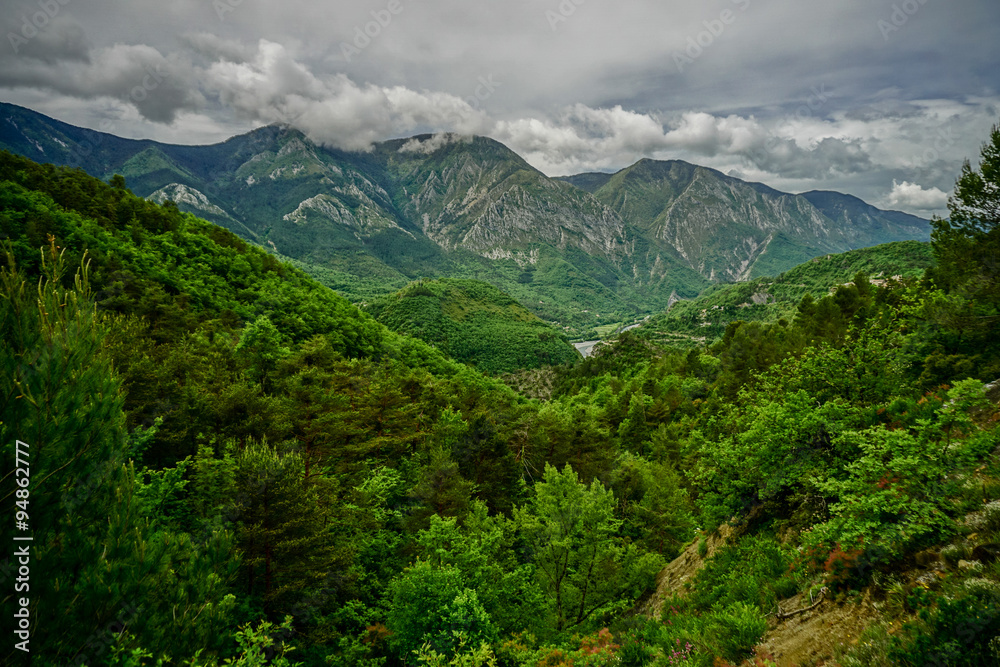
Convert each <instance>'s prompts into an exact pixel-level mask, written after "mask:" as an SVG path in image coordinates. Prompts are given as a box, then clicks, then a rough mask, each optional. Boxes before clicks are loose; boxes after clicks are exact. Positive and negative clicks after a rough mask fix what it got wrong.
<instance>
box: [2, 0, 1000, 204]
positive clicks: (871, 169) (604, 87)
mask: <svg viewBox="0 0 1000 667" xmlns="http://www.w3.org/2000/svg"><path fill="white" fill-rule="evenodd" d="M56 5H57V7H56V9H53V10H52V15H48V14H45V16H40V15H38V16H36V13H37V11H38V6H37V5H34V4H28V3H24V4H23V5H21V6H17V7H12V8H11V10H10V11H9V12H8V14H7V16H6V17H0V20H3V21H4V23H3V27H4V28H5V34H6V35H7V41H8V42H9V44H8V47H9V48H7V49H5V50H2V51H0V96H2V99H5V100H7V101H11V102H15V103H20V104H25V105H26V106H30V107H32V108H36V109H38V110H39V111H42V112H43V113H50V114H52V115H55V116H57V117H59V118H61V119H63V120H66V121H68V122H73V123H76V124H80V125H85V126H91V127H95V128H96V127H98V126H99V124H100V123H102V122H103V123H107V121H108V120H109V118H110V119H111V120H112V121H113V123H114V126H115V128H116V129H117V131H119V132H120V133H122V134H125V135H127V136H147V137H152V138H157V139H161V140H166V141H186V142H193V141H197V142H205V141H217V140H222V139H225V138H226V137H228V136H230V135H232V134H235V133H238V132H242V131H246V130H247V129H249V128H251V127H253V126H255V125H257V124H267V123H272V122H280V123H286V124H289V125H292V126H294V127H297V128H298V129H301V130H302V131H303V132H305V133H306V134H307V135H308V136H310V137H311V138H312V139H314V140H316V141H318V142H321V143H323V144H326V145H329V146H335V147H338V148H343V149H348V150H366V149H367V148H368V147H369V146H370V145H371V144H372V142H375V141H380V140H384V139H388V138H392V137H400V136H410V135H413V134H417V133H443V132H455V133H459V134H482V135H488V136H491V137H493V138H495V139H497V140H499V141H502V142H504V143H506V144H507V145H508V146H510V147H511V148H512V149H514V150H515V151H517V152H519V153H520V154H521V155H523V156H524V157H525V159H527V160H528V161H529V162H530V163H531V164H532V165H533V166H535V167H537V168H539V169H541V170H542V171H544V172H546V173H549V174H551V175H562V174H569V173H575V172H580V171H593V170H602V171H612V170H615V169H618V168H621V167H624V166H627V165H628V164H631V163H632V162H635V161H636V160H638V159H640V158H642V157H653V158H660V159H663V158H680V159H686V160H689V161H692V162H698V163H701V164H705V165H707V166H711V167H714V168H717V169H720V170H722V171H725V172H733V173H740V174H743V175H745V177H746V178H748V179H752V180H760V181H763V182H765V183H768V184H770V185H773V186H774V187H779V188H782V189H786V190H799V191H801V190H808V189H814V188H819V189H841V190H844V191H847V192H851V193H852V194H855V195H858V196H860V197H862V198H864V199H867V200H869V201H875V200H881V199H884V198H885V197H888V196H890V195H889V194H887V193H895V194H894V195H893V196H895V199H894V201H897V202H898V203H899V207H901V208H904V209H907V207H908V210H910V211H911V212H921V213H926V212H927V211H932V212H938V213H940V212H943V209H934V208H931V209H923V208H919V207H920V206H926V205H930V204H937V203H940V202H941V201H942V200H941V197H940V196H938V195H936V194H935V195H934V196H931V197H921V196H917V195H916V194H915V193H914V192H913V191H912V188H911V189H910V190H907V189H906V188H904V187H903V185H904V184H908V185H911V186H912V184H915V183H919V184H920V186H916V187H920V188H921V192H930V193H932V194H933V193H935V192H941V193H944V192H948V191H950V189H951V187H952V185H953V182H954V179H955V177H956V176H957V174H958V170H959V168H960V166H961V162H962V160H963V159H965V158H970V157H975V155H976V154H977V153H978V148H979V143H980V142H981V141H982V138H983V137H984V136H986V134H987V132H988V130H989V127H990V125H991V124H992V123H994V122H996V121H997V120H1000V118H998V110H1000V74H998V70H997V68H996V67H995V64H996V62H998V61H1000V45H998V43H997V41H996V40H995V39H993V37H994V36H995V32H996V28H998V27H1000V5H998V4H997V3H996V2H995V1H994V0H956V2H954V3H951V4H948V5H945V4H943V3H926V4H922V5H920V8H919V11H918V12H916V13H914V14H912V15H910V16H908V19H907V21H906V22H905V24H904V25H900V26H894V27H896V28H898V29H895V30H891V31H889V33H888V34H886V31H885V30H882V29H880V28H879V25H880V22H885V21H889V22H891V21H892V14H893V3H892V2H889V1H888V0H879V1H878V2H875V3H874V4H873V3H872V2H871V0H848V1H847V2H841V3H836V4H835V5H828V6H825V7H823V8H822V9H821V10H817V9H816V8H815V7H811V6H810V7H806V6H804V5H802V3H796V2H792V0H774V1H773V2H769V3H761V2H757V1H756V0H737V1H733V0H717V1H716V2H713V3H708V4H701V5H696V4H693V3H681V2H678V1H671V0H668V1H667V2H662V1H654V0H637V1H636V2H634V3H625V4H623V3H608V2H600V1H598V0H591V1H589V2H586V3H577V2H573V3H559V2H555V1H553V2H542V1H540V0H513V1H512V2H510V3H504V5H503V6H502V7H501V6H499V5H494V4H486V3H469V2H467V1H465V0H434V1H429V2H421V3H416V2H411V1H409V0H395V1H394V2H392V3H388V2H385V3H375V4H373V5H371V6H362V5H358V4H357V3H348V2H346V1H340V0H335V1H333V2H319V1H318V0H290V2H289V3H286V4H283V5H282V6H281V7H280V11H279V8H278V7H277V6H272V5H266V4H260V3H258V4H254V3H250V2H237V1H236V0H220V3H216V4H212V3H196V2H194V1H193V0H190V1H186V2H182V3H172V4H169V5H163V4H162V3H152V2H149V1H148V0H136V2H134V3H128V4H122V3H107V5H105V4H104V3H101V4H100V5H93V4H86V5H76V4H75V3H72V4H66V5H62V4H60V3H56ZM56 5H54V7H55V6H56ZM216 5H219V6H218V7H217V6H216ZM553 15H555V16H558V19H555V20H554V19H553V18H552V16H553ZM36 19H37V20H36ZM33 21H34V23H33ZM36 24H37V25H36ZM790 27H792V28H793V29H790ZM959 44H960V45H961V46H960V48H959V46H958V45H959ZM678 55H682V56H683V58H682V59H681V60H682V61H683V66H682V67H680V66H678V65H677V64H676V63H677V61H678V58H677V56H678Z"/></svg>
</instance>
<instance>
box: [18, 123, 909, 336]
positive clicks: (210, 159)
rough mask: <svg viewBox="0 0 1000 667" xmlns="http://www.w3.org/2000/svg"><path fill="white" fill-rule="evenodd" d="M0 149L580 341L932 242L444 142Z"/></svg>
mask: <svg viewBox="0 0 1000 667" xmlns="http://www.w3.org/2000/svg"><path fill="white" fill-rule="evenodd" d="M0 148H5V149H7V150H10V151H12V152H17V153H21V154H24V155H25V156H26V157H29V158H31V159H35V160H40V161H46V162H55V163H57V164H75V166H79V167H81V168H83V169H84V170H85V171H88V172H89V173H91V174H93V175H96V176H98V177H100V178H103V179H105V180H107V179H109V178H110V177H111V176H112V175H114V174H116V173H121V174H122V175H123V176H125V178H126V180H127V183H128V185H129V187H130V188H131V189H132V190H133V191H134V192H135V193H136V194H138V195H140V196H143V197H151V198H154V199H156V200H157V201H165V200H166V199H174V200H175V201H176V203H177V204H178V206H179V207H180V208H181V209H182V210H186V211H189V212H192V213H194V214H196V215H199V216H202V217H205V218H207V219H209V220H211V221H212V222H215V223H216V224H219V225H221V226H223V227H227V228H228V229H230V230H231V231H233V232H235V233H237V234H239V235H240V236H242V237H244V238H246V239H247V240H250V241H252V242H254V243H257V244H259V245H261V246H263V247H265V248H268V249H270V250H272V251H273V252H277V253H279V254H280V255H282V256H284V257H288V258H291V259H294V260H296V261H298V262H301V263H302V266H303V268H304V269H306V270H307V271H309V272H310V273H312V274H313V275H316V276H317V277H320V276H326V278H325V280H326V281H327V284H328V285H329V286H331V287H334V288H335V289H339V290H340V291H342V292H343V293H344V294H345V295H347V296H348V297H350V298H352V299H354V300H356V301H358V300H362V299H364V298H367V297H366V296H365V295H370V294H375V295H388V294H391V293H393V292H395V291H396V290H398V289H401V288H402V287H403V286H405V285H406V284H408V283H409V282H411V281H413V280H417V279H421V278H438V277H443V278H475V279H479V280H485V281H486V282H489V283H491V284H493V285H494V286H496V287H498V288H500V289H502V290H504V291H506V292H508V293H510V294H512V295H514V296H515V298H517V299H518V300H519V301H521V302H522V303H524V304H525V305H526V306H528V307H529V309H531V310H532V312H534V313H535V314H536V315H538V316H540V317H541V318H542V319H543V320H546V321H548V322H556V323H559V324H561V325H563V326H569V328H570V329H571V330H573V331H575V332H577V333H580V332H582V331H584V330H586V329H588V328H589V327H592V326H598V325H600V324H603V323H607V322H608V321H609V319H610V321H618V320H620V319H628V318H632V317H636V316H642V315H647V314H651V313H654V312H657V311H658V310H661V309H663V308H664V307H666V305H667V303H669V298H670V295H671V294H672V293H674V292H677V293H678V294H679V295H680V296H683V297H691V296H694V295H696V294H697V293H698V292H700V291H701V290H702V289H704V288H705V287H707V286H708V285H710V284H712V283H716V282H720V281H721V282H727V281H740V280H745V279H748V278H752V277H754V276H757V275H765V274H775V273H779V272H780V271H781V270H784V269H786V268H791V267H792V266H795V265H796V264H798V263H800V262H802V261H805V260H807V259H810V258H811V257H814V256H818V255H822V254H828V253H830V252H842V251H845V250H850V249H854V248H856V247H865V246H869V245H877V244H879V243H884V242H890V241H897V240H910V239H917V240H926V239H927V238H929V226H928V224H927V222H926V221H922V220H921V219H919V218H915V217H912V216H907V215H906V214H902V213H898V212H883V211H879V209H876V208H875V207H871V206H869V205H867V204H865V203H864V202H861V200H856V198H851V197H850V196H848V195H840V198H838V197H837V196H836V194H839V193H834V194H831V193H811V194H809V195H808V196H807V195H793V194H788V193H782V192H780V191H777V190H774V189H773V188H770V187H769V186H766V185H763V184H754V183H747V182H745V181H741V180H739V179H736V178H734V177H731V176H727V175H725V174H722V173H721V172H718V171H716V170H713V169H710V168H707V167H702V166H698V165H694V164H691V163H687V162H683V161H680V160H670V161H659V160H652V159H648V158H646V159H643V160H640V161H638V162H636V163H635V164H633V165H631V166H629V167H627V168H625V169H622V170H620V171H619V172H616V173H615V174H612V175H607V176H606V177H605V175H598V174H582V175H578V176H574V177H563V178H549V177H548V176H546V175H545V174H543V173H542V172H540V171H539V170H537V169H535V168H534V167H532V166H531V165H530V164H528V163H527V162H526V161H525V160H524V159H523V158H522V157H521V156H519V155H517V153H515V152H514V151H511V150H510V149H509V148H507V147H506V146H504V145H503V144H502V143H500V142H497V141H496V140H493V139H490V138H487V137H472V136H462V135H456V134H447V133H444V134H434V135H430V134H424V135H418V136H415V137H409V138H400V139H392V140H389V141H385V142H381V143H377V144H375V145H374V146H373V148H372V150H371V151H370V152H368V153H350V152H345V151H341V150H337V149H332V148H327V147H324V146H321V145H318V144H315V143H313V142H312V141H310V140H309V139H308V138H307V137H306V136H305V135H304V134H303V133H301V132H299V131H298V130H295V129H292V128H288V127H282V126H277V125H270V126H266V127H262V128H258V129H256V130H252V131H250V132H248V133H244V134H241V135H237V136H234V137H231V138H230V139H227V140H226V141H223V142H220V143H217V144H212V145H209V146H182V145H172V144H164V143H160V142H155V141H152V140H137V139H124V138H121V137H115V136H114V135H110V134H103V133H99V132H96V131H94V130H87V129H84V128H76V127H74V126H72V125H69V124H66V123H62V122H61V121H57V120H55V119H51V118H48V117H46V116H44V115H42V114H38V113H37V112H34V111H31V110H28V109H24V108H22V107H17V106H14V105H10V104H0ZM580 184H583V186H584V187H580ZM810 197H812V200H815V202H814V201H812V200H811V199H810ZM817 203H818V205H817ZM831 216H832V217H831ZM321 279H324V278H321Z"/></svg>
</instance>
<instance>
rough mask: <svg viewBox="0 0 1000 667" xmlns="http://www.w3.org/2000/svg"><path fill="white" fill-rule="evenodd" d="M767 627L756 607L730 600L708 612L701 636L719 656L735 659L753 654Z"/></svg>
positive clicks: (738, 659)
mask: <svg viewBox="0 0 1000 667" xmlns="http://www.w3.org/2000/svg"><path fill="white" fill-rule="evenodd" d="M766 631H767V619H765V618H764V615H763V614H761V612H760V609H758V608H757V607H755V606H754V605H749V604H746V603H743V602H734V603H732V604H730V605H729V606H727V607H725V608H721V609H717V610H716V611H713V612H712V613H711V614H709V615H708V618H707V619H706V623H705V637H706V639H707V640H708V642H709V643H710V644H711V646H712V647H713V649H714V650H715V651H716V653H717V654H718V655H719V656H721V657H722V658H724V659H726V660H729V661H733V662H739V661H741V660H745V659H747V658H749V657H750V656H751V655H752V654H753V647H754V646H756V645H757V644H759V643H760V640H761V639H763V638H764V633H765V632H766Z"/></svg>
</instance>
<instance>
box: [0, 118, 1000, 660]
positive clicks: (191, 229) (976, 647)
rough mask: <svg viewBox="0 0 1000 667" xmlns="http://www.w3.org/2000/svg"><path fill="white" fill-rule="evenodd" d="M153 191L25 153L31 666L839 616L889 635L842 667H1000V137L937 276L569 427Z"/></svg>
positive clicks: (8, 205) (760, 335) (21, 198)
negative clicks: (146, 194)
mask: <svg viewBox="0 0 1000 667" xmlns="http://www.w3.org/2000/svg"><path fill="white" fill-rule="evenodd" d="M125 186H126V183H125V181H124V179H122V178H117V177H115V178H112V179H111V183H110V184H105V183H102V182H100V181H98V180H96V179H94V178H91V177H89V176H87V175H85V174H84V173H83V172H81V171H78V170H70V169H66V168H60V167H53V166H42V165H37V164H34V163H32V162H30V161H29V160H27V159H25V158H19V157H14V156H12V155H10V154H6V153H4V154H0V233H2V235H3V239H4V240H3V243H4V257H3V265H2V274H0V290H2V297H3V298H2V300H0V336H2V341H3V343H2V348H0V356H2V359H0V365H2V367H3V369H4V370H3V373H2V375H0V382H2V385H0V404H2V417H0V420H2V421H0V432H2V442H3V448H4V453H5V460H6V461H11V462H14V461H16V460H23V459H24V458H25V457H24V456H23V455H22V454H20V453H19V452H25V451H26V452H27V454H28V458H27V461H28V462H30V474H29V473H24V474H23V475H17V476H15V474H13V473H12V472H9V471H8V472H5V473H4V475H5V476H4V487H3V491H2V494H3V497H4V500H5V507H6V508H8V509H9V510H10V511H11V514H15V512H22V513H23V518H22V517H21V516H20V515H17V516H18V519H17V520H18V521H21V522H23V523H22V524H20V525H21V526H24V527H23V528H22V527H19V528H18V529H19V534H21V535H31V536H33V541H32V542H31V547H30V557H29V561H30V583H31V587H30V591H25V592H21V593H15V591H14V586H13V580H14V574H15V572H16V570H15V569H14V568H15V565H14V561H13V560H11V561H8V562H7V564H6V565H4V566H0V574H2V575H3V577H2V578H3V579H4V580H5V581H6V584H5V586H4V588H3V593H2V595H3V600H4V604H5V609H6V608H14V607H15V604H17V605H20V606H21V607H24V608H26V609H27V610H28V613H29V618H30V621H29V622H28V624H29V626H30V631H26V632H28V635H27V636H29V637H30V649H31V654H30V656H31V659H32V661H31V663H30V664H33V665H43V666H44V665H59V666H60V667H61V666H63V665H89V666H91V667H93V666H97V665H109V666H121V667H124V666H128V667H138V666H146V665H148V666H152V665H188V666H200V667H208V666H217V665H242V666H244V667H250V666H257V665H265V664H267V665H276V666H282V665H284V666H288V665H295V664H299V665H308V666H312V665H316V666H319V665H344V666H346V665H368V666H372V667H373V666H376V665H385V666H390V665H435V666H437V665H455V666H460V665H461V666H469V667H473V666H479V665H504V666H508V665H509V666H519V665H524V666H528V665H530V666H532V667H534V666H545V667H556V666H565V667H568V666H569V665H574V666H577V667H579V666H581V665H606V664H621V665H629V666H641V665H657V666H660V665H681V664H691V665H699V666H704V667H708V666H710V665H718V666H721V665H727V664H728V665H733V664H739V663H741V662H743V661H745V660H746V661H750V662H749V664H754V665H772V664H775V660H777V659H780V658H776V657H775V656H771V655H769V654H768V653H767V651H766V650H765V649H764V648H763V647H762V646H761V642H762V641H764V640H766V639H767V638H768V637H770V636H773V635H774V634H775V633H777V632H778V631H779V630H780V629H781V627H783V624H787V623H789V621H788V620H787V619H788V618H789V617H794V614H795V613H798V612H799V610H800V607H805V606H810V605H813V606H811V607H810V609H819V610H821V611H822V610H823V609H825V608H837V609H842V610H854V609H857V608H860V606H862V605H864V606H865V607H864V608H865V609H868V610H869V612H868V614H869V615H867V616H864V618H866V619H869V622H868V623H867V625H868V628H867V630H866V631H865V635H864V636H863V637H862V638H860V639H858V638H857V637H854V638H853V640H851V641H845V642H844V643H843V644H841V643H840V640H839V639H838V640H837V641H834V640H832V639H831V638H830V637H832V636H833V635H832V634H830V635H824V634H819V635H817V636H816V637H815V640H814V641H815V646H814V649H815V651H814V654H811V655H814V657H813V658H810V660H812V661H813V664H819V662H820V661H825V664H842V665H852V666H853V665H914V666H915V665H941V664H944V665H970V666H971V665H990V664H996V662H995V661H996V660H997V659H998V658H997V655H998V644H1000V639H998V637H1000V509H998V508H1000V453H998V445H1000V437H998V436H1000V432H998V431H997V421H998V419H1000V409H998V403H997V401H998V397H997V395H996V394H997V391H996V385H995V384H994V385H991V386H990V387H987V385H986V384H984V383H987V382H992V381H994V380H996V379H998V378H1000V335H998V327H1000V311H998V306H1000V279H998V273H997V271H996V262H995V258H996V256H997V254H998V251H1000V215H998V211H1000V200H998V196H997V192H998V189H1000V128H997V129H995V130H994V131H993V133H992V135H991V137H990V141H989V143H988V144H987V146H986V147H985V148H984V151H983V155H982V162H981V163H980V164H978V165H975V166H972V165H970V166H968V167H967V168H966V169H965V171H964V172H963V173H962V174H961V178H960V180H959V182H958V184H957V186H956V191H955V195H954V197H953V198H952V202H951V216H950V218H949V219H948V220H940V221H936V222H935V223H934V235H933V241H932V250H933V255H934V257H933V260H934V265H933V267H932V268H929V269H928V270H927V271H926V272H924V273H923V274H922V275H915V276H909V277H907V276H904V277H901V278H900V279H899V280H894V281H888V282H886V283H885V284H877V283H875V282H874V279H873V276H866V275H864V273H857V275H854V276H852V278H853V280H852V282H851V283H850V284H846V285H842V286H840V287H839V288H837V289H836V290H835V291H834V293H832V294H825V295H824V294H813V295H811V296H810V297H808V298H803V299H801V300H800V301H799V303H798V305H797V306H796V308H795V311H794V313H792V314H791V316H790V317H789V318H785V319H781V320H778V321H752V322H743V321H733V322H730V323H728V324H727V326H726V328H725V331H724V333H723V335H722V336H721V338H720V339H719V340H718V342H716V343H714V344H712V345H709V346H702V347H698V348H693V349H678V348H672V347H668V346H665V345H662V344H659V343H657V342H654V341H651V340H648V339H644V338H641V337H639V336H637V335H635V334H634V333H633V332H627V333H625V334H623V335H621V336H620V337H619V339H618V341H617V343H616V344H615V345H614V346H612V347H609V348H607V349H605V350H603V351H601V352H600V353H599V354H597V355H596V356H594V357H591V358H588V359H586V360H583V361H579V362H576V363H573V364H564V365H562V366H559V367H555V368H552V369H550V370H549V371H548V372H549V373H550V374H551V375H552V376H553V390H552V397H551V399H550V400H546V401H540V400H536V399H528V398H525V397H524V396H520V395H518V394H516V393H515V392H514V391H513V390H512V389H510V388H508V387H507V386H505V385H503V384H501V383H500V382H498V381H496V380H494V379H492V378H490V377H487V376H485V375H483V374H481V373H480V372H478V371H476V370H474V369H471V368H469V367H468V366H466V365H464V364H461V363H458V362H456V361H454V360H453V359H450V358H448V357H447V356H445V354H444V353H443V351H442V350H440V349H435V348H433V347H431V346H430V345H428V344H426V343H424V342H422V341H420V340H418V339H415V338H411V337H407V336H402V335H399V334H396V333H394V332H392V331H390V330H389V329H387V328H386V327H384V326H383V325H381V324H379V323H378V322H376V321H375V320H374V319H372V318H371V317H370V316H369V315H367V314H366V313H364V312H361V311H359V310H358V309H356V308H355V307H354V306H352V305H351V304H349V303H348V302H347V301H345V300H344V299H342V298H340V297H338V296H337V295H336V294H335V293H333V292H332V291H330V290H328V289H327V288H325V287H323V286H321V285H319V284H318V283H316V282H315V281H313V280H312V279H310V278H309V277H307V276H305V275H304V274H303V273H301V272H300V271H298V270H296V269H294V268H292V267H291V266H289V265H287V264H283V263H281V262H279V261H277V260H275V259H274V257H273V256H271V255H268V254H267V253H265V252H263V251H262V250H260V249H258V248H255V247H252V246H249V245H247V244H246V243H245V242H244V241H241V240H240V239H238V238H237V237H236V236H235V235H233V234H232V233H231V232H228V231H226V230H224V229H222V228H220V227H216V226H214V225H213V224H211V223H207V222H205V221H202V220H199V219H197V218H194V217H193V216H191V215H190V214H186V213H182V212H180V211H179V210H178V209H177V208H176V207H175V206H172V205H170V204H169V203H168V204H165V205H162V206H161V205H158V204H155V203H151V202H148V201H145V200H143V199H140V198H137V197H135V196H133V195H132V194H131V193H130V192H129V191H128V189H127V188H126V187H125ZM831 261H833V260H831ZM417 289H419V285H418V286H417ZM428 289H429V290H430V291H432V292H433V291H434V289H435V288H428ZM417 296H420V295H419V294H418V295H417ZM18 442H20V443H24V444H23V445H22V444H17V443H18ZM25 447H27V449H26V450H25V449H24V448H25ZM18 465H21V464H18ZM23 465H25V466H26V465H27V464H23ZM9 470H10V469H9ZM15 478H16V479H17V480H20V479H28V480H29V481H27V482H25V483H20V482H19V481H15ZM22 492H23V493H22ZM15 503H22V504H17V505H15ZM682 552H683V553H684V557H683V558H682V559H681V561H682V562H684V561H685V559H687V558H688V557H693V558H695V559H700V562H701V567H699V568H697V569H692V574H691V576H689V577H688V578H687V580H686V583H683V584H678V585H676V586H664V585H663V581H664V579H663V578H662V577H661V582H660V583H661V586H660V588H659V590H658V591H657V593H656V595H655V596H653V595H652V592H653V590H654V588H656V586H657V584H656V577H657V574H658V573H659V572H661V571H663V568H664V566H665V565H666V564H667V563H668V562H670V561H671V560H672V559H674V558H675V557H676V556H678V554H681V553H682ZM692 554H694V556H691V555H692ZM674 565H675V564H672V565H671V567H673V566H674ZM21 596H25V597H24V599H25V600H27V603H26V604H21V603H20V601H19V598H21ZM8 605H9V606H8ZM640 609H642V610H646V611H645V612H644V613H642V612H640V611H639V610H640ZM845 613H847V612H845ZM852 613H853V612H852ZM855 616H857V615H856V614H855ZM829 632H831V633H832V632H833V629H832V628H831V629H829ZM15 636H16V635H15ZM3 655H4V657H3V660H4V663H5V664H20V663H23V664H28V663H27V662H26V661H24V660H23V658H25V657H26V654H24V653H23V652H21V651H19V650H18V649H17V648H16V647H14V646H13V644H12V643H9V644H7V645H5V646H4V648H3Z"/></svg>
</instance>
